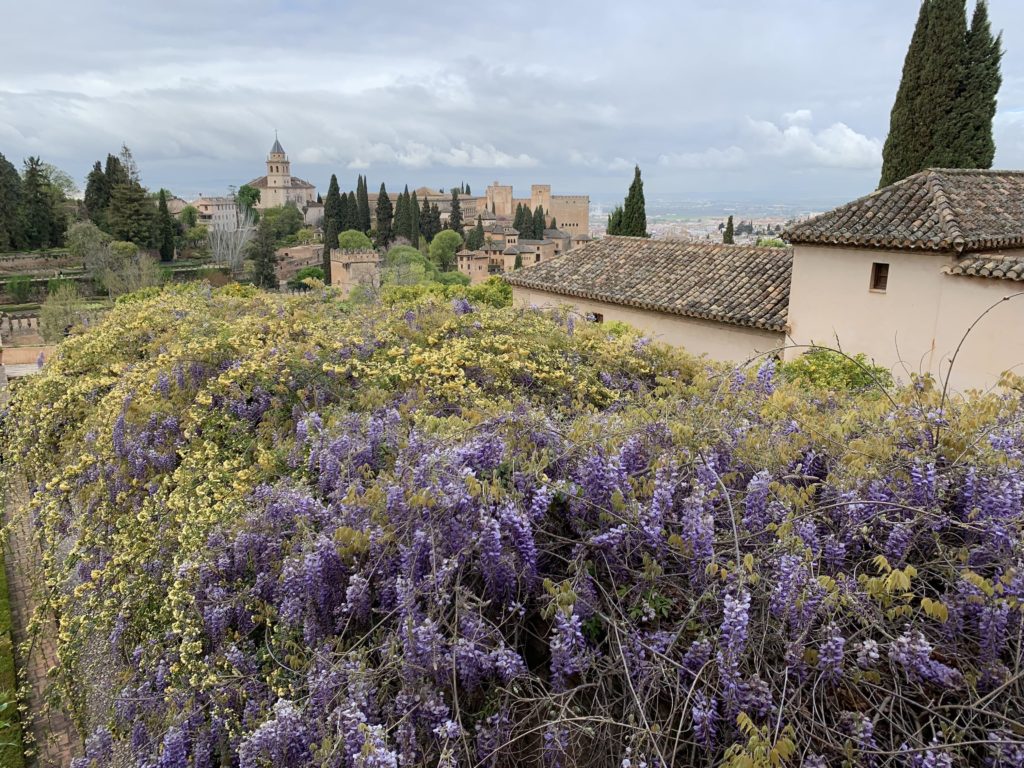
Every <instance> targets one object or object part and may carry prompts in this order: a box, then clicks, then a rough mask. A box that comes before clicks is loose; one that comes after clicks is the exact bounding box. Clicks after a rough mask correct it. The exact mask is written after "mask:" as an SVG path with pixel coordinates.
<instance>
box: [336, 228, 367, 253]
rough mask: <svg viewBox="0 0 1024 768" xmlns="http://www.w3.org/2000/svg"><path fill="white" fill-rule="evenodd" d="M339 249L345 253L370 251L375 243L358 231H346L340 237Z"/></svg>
mask: <svg viewBox="0 0 1024 768" xmlns="http://www.w3.org/2000/svg"><path fill="white" fill-rule="evenodd" d="M338 247H339V248H340V249H341V250H343V251H369V250H372V249H373V243H372V242H371V241H370V238H368V237H367V236H366V235H365V234H363V233H362V232H360V231H359V230H357V229H346V230H345V231H344V232H342V233H341V234H340V235H338Z"/></svg>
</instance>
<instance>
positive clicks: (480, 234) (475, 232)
mask: <svg viewBox="0 0 1024 768" xmlns="http://www.w3.org/2000/svg"><path fill="white" fill-rule="evenodd" d="M483 247H484V222H483V219H481V218H480V216H479V215H478V216H477V217H476V226H475V227H473V228H472V229H471V230H469V234H468V235H466V248H467V250H470V251H479V250H480V249H481V248H483Z"/></svg>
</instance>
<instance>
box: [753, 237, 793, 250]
mask: <svg viewBox="0 0 1024 768" xmlns="http://www.w3.org/2000/svg"><path fill="white" fill-rule="evenodd" d="M757 245H758V247H759V248H785V247H786V241H785V240H781V239H779V238H777V237H759V238H758V239H757Z"/></svg>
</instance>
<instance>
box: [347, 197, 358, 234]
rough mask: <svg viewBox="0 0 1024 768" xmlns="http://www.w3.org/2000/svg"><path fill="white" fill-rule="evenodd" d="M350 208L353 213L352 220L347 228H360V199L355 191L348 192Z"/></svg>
mask: <svg viewBox="0 0 1024 768" xmlns="http://www.w3.org/2000/svg"><path fill="white" fill-rule="evenodd" d="M348 209H349V211H350V212H351V214H352V220H351V221H350V222H349V226H348V227H346V229H356V230H358V229H359V226H360V225H359V199H358V197H356V193H355V192H351V191H350V192H349V193H348Z"/></svg>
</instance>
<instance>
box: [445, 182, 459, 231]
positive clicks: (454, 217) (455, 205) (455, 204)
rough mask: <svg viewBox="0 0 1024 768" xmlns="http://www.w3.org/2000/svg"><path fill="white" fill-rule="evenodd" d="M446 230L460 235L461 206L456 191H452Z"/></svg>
mask: <svg viewBox="0 0 1024 768" xmlns="http://www.w3.org/2000/svg"><path fill="white" fill-rule="evenodd" d="M448 229H452V230H455V231H456V232H458V233H459V235H460V236H461V235H462V204H461V203H459V192H458V190H456V189H453V190H452V212H451V215H450V216H449V217H448Z"/></svg>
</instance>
